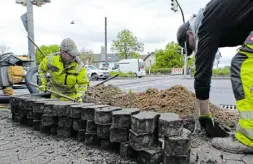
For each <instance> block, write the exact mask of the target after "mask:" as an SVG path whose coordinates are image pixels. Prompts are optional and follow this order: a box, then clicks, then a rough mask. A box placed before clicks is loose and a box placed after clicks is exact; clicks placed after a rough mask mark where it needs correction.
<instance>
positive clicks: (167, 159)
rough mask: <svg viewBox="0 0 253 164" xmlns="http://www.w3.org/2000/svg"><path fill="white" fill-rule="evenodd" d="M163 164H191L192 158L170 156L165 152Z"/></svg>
mask: <svg viewBox="0 0 253 164" xmlns="http://www.w3.org/2000/svg"><path fill="white" fill-rule="evenodd" d="M163 163H164V164H189V163H190V157H189V156H187V155H182V156H170V155H168V154H167V153H166V152H163Z"/></svg>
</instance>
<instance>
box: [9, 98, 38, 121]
mask: <svg viewBox="0 0 253 164" xmlns="http://www.w3.org/2000/svg"><path fill="white" fill-rule="evenodd" d="M28 97H30V96H20V97H18V98H15V97H10V104H12V106H11V107H10V108H11V113H12V120H13V121H15V122H18V123H20V124H26V125H28V118H29V124H30V122H31V121H30V119H31V108H28V109H27V110H26V108H25V106H24V104H25V103H24V101H26V100H28ZM33 98H34V97H33ZM27 116H28V117H27Z"/></svg>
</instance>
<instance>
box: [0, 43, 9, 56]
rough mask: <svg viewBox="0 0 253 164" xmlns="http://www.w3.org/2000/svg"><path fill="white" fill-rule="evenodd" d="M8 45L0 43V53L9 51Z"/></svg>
mask: <svg viewBox="0 0 253 164" xmlns="http://www.w3.org/2000/svg"><path fill="white" fill-rule="evenodd" d="M9 49H10V47H8V46H6V45H5V44H1V45H0V53H1V54H4V53H5V52H7V51H9Z"/></svg>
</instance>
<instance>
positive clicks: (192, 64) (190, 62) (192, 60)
mask: <svg viewBox="0 0 253 164" xmlns="http://www.w3.org/2000/svg"><path fill="white" fill-rule="evenodd" d="M187 66H188V67H192V66H194V57H190V58H189V59H188V61H187Z"/></svg>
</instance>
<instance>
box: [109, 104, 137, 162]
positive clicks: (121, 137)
mask: <svg viewBox="0 0 253 164" xmlns="http://www.w3.org/2000/svg"><path fill="white" fill-rule="evenodd" d="M139 112H140V110H139V109H137V108H125V109H122V110H119V111H114V112H112V125H111V127H110V142H112V143H120V156H121V157H122V158H134V150H133V149H132V147H131V146H130V145H129V142H128V141H129V130H130V129H131V116H132V115H135V114H138V113H139Z"/></svg>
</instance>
